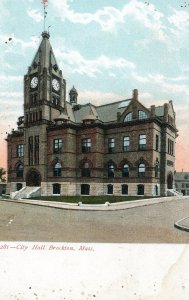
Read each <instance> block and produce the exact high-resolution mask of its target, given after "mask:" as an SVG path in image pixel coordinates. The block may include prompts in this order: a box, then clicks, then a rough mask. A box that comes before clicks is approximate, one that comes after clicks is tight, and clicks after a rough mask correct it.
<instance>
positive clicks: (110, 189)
mask: <svg viewBox="0 0 189 300" xmlns="http://www.w3.org/2000/svg"><path fill="white" fill-rule="evenodd" d="M107 193H108V194H109V195H112V194H113V185H112V184H108V186H107Z"/></svg>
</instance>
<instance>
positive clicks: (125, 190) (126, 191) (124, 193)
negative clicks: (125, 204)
mask: <svg viewBox="0 0 189 300" xmlns="http://www.w3.org/2000/svg"><path fill="white" fill-rule="evenodd" d="M121 191H122V195H128V185H127V184H122V186H121Z"/></svg>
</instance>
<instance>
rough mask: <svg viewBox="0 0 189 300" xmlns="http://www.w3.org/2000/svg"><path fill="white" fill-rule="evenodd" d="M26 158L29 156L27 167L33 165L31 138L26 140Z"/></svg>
mask: <svg viewBox="0 0 189 300" xmlns="http://www.w3.org/2000/svg"><path fill="white" fill-rule="evenodd" d="M28 156H29V166H32V165H33V136H30V137H29V139H28Z"/></svg>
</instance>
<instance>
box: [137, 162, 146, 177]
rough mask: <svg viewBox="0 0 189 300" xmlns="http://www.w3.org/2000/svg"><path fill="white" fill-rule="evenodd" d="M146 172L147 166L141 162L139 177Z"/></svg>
mask: <svg viewBox="0 0 189 300" xmlns="http://www.w3.org/2000/svg"><path fill="white" fill-rule="evenodd" d="M145 172H146V166H145V164H140V165H139V166H138V176H139V177H143V176H145Z"/></svg>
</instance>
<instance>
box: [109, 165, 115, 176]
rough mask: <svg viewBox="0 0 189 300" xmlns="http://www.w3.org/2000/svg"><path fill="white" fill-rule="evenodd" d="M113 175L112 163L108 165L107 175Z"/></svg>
mask: <svg viewBox="0 0 189 300" xmlns="http://www.w3.org/2000/svg"><path fill="white" fill-rule="evenodd" d="M114 176H115V168H114V165H112V164H111V165H108V177H110V178H113V177H114Z"/></svg>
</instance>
